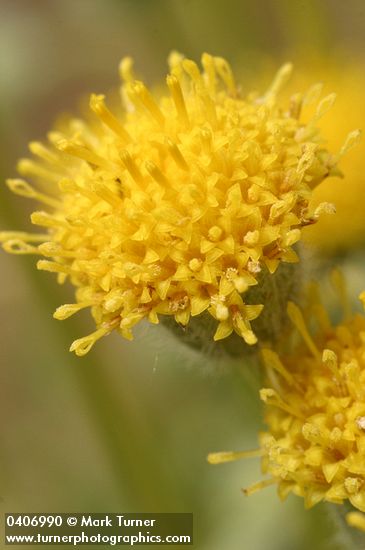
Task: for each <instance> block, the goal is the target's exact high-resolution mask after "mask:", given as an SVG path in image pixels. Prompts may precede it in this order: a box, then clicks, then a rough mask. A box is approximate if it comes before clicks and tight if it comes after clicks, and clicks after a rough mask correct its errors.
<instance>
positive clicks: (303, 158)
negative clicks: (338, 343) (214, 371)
mask: <svg viewBox="0 0 365 550" xmlns="http://www.w3.org/2000/svg"><path fill="white" fill-rule="evenodd" d="M202 65H203V71H202V72H201V70H200V69H199V68H198V66H197V65H196V64H195V63H194V62H193V61H191V60H188V59H183V58H182V56H180V55H178V54H172V55H171V57H170V69H171V72H170V74H169V75H168V77H167V88H168V93H167V94H166V95H160V96H158V97H154V96H153V95H152V94H151V92H150V91H149V90H148V89H147V87H146V86H145V85H144V84H143V83H142V82H140V81H138V80H136V79H135V78H134V75H133V71H132V63H131V60H130V59H124V60H123V61H122V63H121V69H120V70H121V74H122V77H123V80H124V85H123V86H122V89H121V94H122V99H123V103H124V111H123V112H120V113H119V112H117V111H116V112H115V114H113V113H112V112H111V111H110V110H109V109H108V107H107V106H106V104H105V100H104V96H102V95H92V96H91V99H90V107H91V110H92V111H93V113H94V114H95V115H96V116H95V117H94V119H92V120H91V121H81V120H78V119H72V120H70V121H69V123H68V124H67V125H66V127H64V128H63V129H62V132H60V131H53V132H51V133H50V134H49V141H50V145H47V146H46V145H43V144H41V143H38V142H37V143H31V144H30V149H31V151H32V153H33V154H34V155H35V156H36V157H37V159H36V160H28V159H26V160H22V161H20V163H19V172H20V173H21V174H22V175H24V176H29V177H31V178H32V179H34V181H35V184H36V186H37V185H38V186H39V185H41V191H40V190H38V189H36V188H34V187H32V186H31V185H30V184H29V183H28V182H27V181H25V180H23V179H14V180H9V181H8V185H9V187H10V188H11V190H12V191H14V192H15V193H17V194H19V195H22V196H26V197H30V198H33V199H36V200H38V201H40V202H41V203H43V204H44V205H45V207H46V211H39V212H34V213H33V214H32V217H31V219H32V222H33V223H34V224H36V225H38V226H41V227H45V228H46V233H45V234H38V235H28V234H25V233H8V234H6V235H5V234H2V236H1V239H2V240H3V241H5V242H4V248H5V249H6V250H7V251H9V252H14V253H39V254H41V255H43V256H45V257H46V258H49V259H42V260H40V261H39V262H38V268H39V269H43V270H46V271H51V272H56V273H58V274H59V281H60V282H63V281H64V280H65V279H66V278H67V277H68V278H69V279H70V281H71V282H72V284H73V285H74V286H76V287H77V291H76V303H75V304H66V305H64V306H61V307H60V308H58V309H57V311H56V312H55V317H56V318H57V319H65V318H67V317H69V316H70V315H71V314H73V313H75V312H77V311H79V310H80V309H82V308H91V312H92V315H93V318H94V320H95V323H96V326H97V330H96V332H94V333H92V334H91V335H89V336H86V337H84V338H81V339H79V340H76V341H75V342H74V343H73V344H72V346H71V350H73V351H75V352H76V353H77V354H78V355H84V354H85V353H87V352H88V351H89V349H90V348H91V347H92V345H93V344H94V343H95V341H96V340H97V339H99V338H100V337H102V336H103V335H105V334H108V333H110V332H111V331H112V330H114V329H115V330H117V331H118V332H120V334H121V335H122V336H124V337H126V338H131V337H132V332H131V329H132V327H133V326H134V325H136V324H137V323H138V322H139V321H141V320H142V319H148V320H149V321H150V322H151V323H158V322H159V315H167V316H173V317H174V318H175V320H176V322H177V323H179V324H180V325H182V326H185V325H187V323H188V322H189V318H190V316H197V315H199V314H201V313H202V312H204V311H208V312H209V313H210V314H211V315H212V316H213V317H214V318H215V319H216V320H217V330H216V333H215V336H214V339H215V340H219V339H222V338H225V337H227V336H229V335H230V334H231V333H232V332H233V331H236V332H237V333H238V334H239V335H240V336H241V337H242V338H243V339H244V340H245V342H247V343H248V344H254V343H255V342H256V336H255V334H254V332H253V331H252V329H251V325H250V321H251V320H253V319H255V318H256V317H257V316H258V315H259V314H260V312H261V310H262V308H263V305H262V304H258V305H247V304H246V303H245V293H246V291H247V290H248V289H249V287H251V286H252V285H256V284H257V282H258V275H259V272H260V271H267V273H268V276H270V275H269V274H270V273H274V272H275V270H276V269H277V267H278V264H279V263H280V262H293V261H296V260H297V255H296V253H295V252H294V251H293V249H292V246H293V245H294V244H295V243H296V242H297V241H298V240H299V239H300V237H301V229H302V227H303V226H306V225H309V224H311V223H313V222H314V221H316V219H317V217H318V214H319V212H320V211H321V210H323V209H331V206H330V205H328V204H324V205H321V206H320V207H319V208H318V209H317V210H316V211H314V212H309V211H308V201H309V199H310V197H311V192H312V189H313V188H314V187H315V186H317V185H318V184H319V183H320V182H321V181H322V180H323V179H324V178H325V177H327V176H328V175H330V174H336V173H338V171H337V169H336V163H337V160H338V158H339V155H337V156H331V155H330V154H329V153H328V152H327V151H326V150H325V149H324V148H323V146H322V144H321V137H320V135H319V132H318V130H317V122H318V120H319V118H320V117H321V116H322V115H323V114H324V113H325V112H326V111H327V110H328V109H329V108H330V107H331V105H332V103H333V99H334V95H333V94H331V95H330V96H328V97H325V98H324V99H322V100H321V101H319V102H318V106H317V108H316V109H315V112H314V115H313V118H312V119H311V120H310V121H309V122H306V123H305V124H304V123H303V122H301V120H300V111H301V105H302V103H303V102H304V103H305V102H307V103H308V102H310V101H311V100H312V99H313V97H314V96H313V90H312V91H309V93H308V94H307V95H304V96H299V95H298V94H297V95H295V96H294V97H293V98H291V100H290V102H289V103H288V105H287V106H285V107H283V106H281V105H280V103H279V100H278V92H279V90H280V87H281V86H282V84H283V82H284V81H285V80H286V78H287V76H288V75H289V72H290V66H289V65H285V66H284V67H283V68H282V69H281V70H280V71H279V73H278V75H277V76H276V78H275V79H274V81H273V83H272V85H271V87H270V88H269V90H268V91H267V92H266V93H265V94H263V95H262V96H257V95H254V94H251V95H248V96H245V95H243V93H242V91H241V88H240V87H239V86H237V85H236V83H235V80H234V77H233V74H232V71H231V69H230V67H229V65H228V63H227V62H226V61H225V60H224V59H222V58H217V57H212V56H210V55H207V54H204V55H203V57H202ZM352 139H353V138H352V137H351V136H350V141H351V140H352ZM38 188H39V187H38ZM37 242H38V243H41V244H39V245H37Z"/></svg>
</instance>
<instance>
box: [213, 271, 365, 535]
mask: <svg viewBox="0 0 365 550" xmlns="http://www.w3.org/2000/svg"><path fill="white" fill-rule="evenodd" d="M335 278H336V279H337V286H338V288H339V289H340V291H341V293H342V294H343V290H341V286H342V283H341V279H340V278H339V274H338V273H336V274H335ZM360 299H361V300H362V302H363V304H364V305H365V292H363V293H362V294H361V295H360ZM343 301H344V302H345V299H344V297H343ZM288 314H289V316H290V318H291V320H292V321H293V322H294V324H295V326H296V331H297V332H299V334H300V336H301V339H302V340H303V341H304V344H302V343H301V342H296V343H295V346H294V351H293V352H291V353H287V354H281V356H280V357H279V355H278V354H277V353H275V352H274V351H272V350H269V349H266V350H263V359H264V363H265V366H266V371H267V376H268V380H269V382H270V387H269V388H265V389H262V390H261V391H260V396H261V399H262V400H263V401H264V403H265V423H266V424H267V426H268V430H267V431H266V432H263V433H261V434H260V449H259V450H257V451H251V452H249V453H245V452H243V453H215V454H213V455H211V456H210V457H209V460H210V462H212V463H218V462H224V461H227V460H235V459H237V458H241V457H246V456H261V457H262V469H263V472H264V473H267V474H269V476H270V477H269V478H268V479H266V480H264V481H261V482H259V483H256V484H255V485H253V486H252V487H249V488H248V489H246V490H245V493H246V494H251V493H253V492H254V491H256V490H259V489H261V488H263V487H265V486H267V485H271V484H276V485H277V487H278V493H279V496H280V498H281V499H285V498H286V497H287V496H288V494H289V493H290V492H292V493H294V494H296V495H298V496H301V497H303V498H304V501H305V505H306V507H308V508H310V507H312V506H314V505H315V504H317V503H318V502H320V501H322V500H326V501H329V502H333V503H337V504H342V503H343V502H344V501H346V500H348V501H349V502H350V503H351V504H352V505H353V506H354V507H355V508H357V509H359V510H360V511H362V512H365V316H364V314H360V313H358V314H351V313H349V312H348V307H347V306H346V312H345V316H344V319H343V321H342V322H341V323H340V324H338V325H335V326H333V325H332V324H331V323H330V321H329V319H328V316H327V313H326V310H325V309H324V307H323V306H322V305H321V303H320V301H319V298H318V295H315V296H314V299H313V302H312V304H311V305H310V306H309V307H308V308H307V312H306V314H305V315H303V313H302V312H301V310H300V309H299V308H298V307H297V306H296V305H294V303H289V305H288ZM314 326H316V327H317V330H316V331H315V330H314V329H313V330H311V329H309V327H314ZM286 345H287V344H286ZM349 519H350V520H352V521H353V522H355V521H356V522H357V523H358V524H359V523H362V525H365V522H364V521H363V520H362V521H361V522H359V516H358V515H356V516H350V517H349Z"/></svg>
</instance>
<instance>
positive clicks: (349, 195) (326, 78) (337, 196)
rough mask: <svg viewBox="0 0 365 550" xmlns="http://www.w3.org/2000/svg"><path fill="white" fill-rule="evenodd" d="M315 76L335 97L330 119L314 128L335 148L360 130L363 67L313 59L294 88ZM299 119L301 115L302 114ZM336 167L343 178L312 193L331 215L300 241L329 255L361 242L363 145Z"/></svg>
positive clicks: (364, 113)
mask: <svg viewBox="0 0 365 550" xmlns="http://www.w3.org/2000/svg"><path fill="white" fill-rule="evenodd" d="M337 63H339V62H337ZM318 65H319V66H318ZM305 75H306V76H305ZM317 76H318V78H319V79H320V80H321V81H323V84H324V86H325V89H327V90H331V91H332V90H333V91H335V92H336V94H337V98H336V102H335V104H334V106H333V109H332V110H331V116H330V117H324V118H323V119H321V121H320V122H319V128H320V130H321V132H322V133H323V135H325V136H326V139H327V142H326V144H327V146H328V147H329V148H330V149H333V150H337V149H338V148H339V147H340V146H341V143H342V141H343V137H344V135H346V133H347V132H348V131H350V130H352V129H354V128H361V129H362V128H364V127H365V102H364V89H365V67H364V63H361V62H359V61H358V62H355V61H350V62H348V61H346V63H343V64H342V65H341V66H339V65H337V66H335V65H331V64H330V63H323V64H322V63H320V62H318V61H317V64H316V63H314V65H313V66H312V67H311V69H310V70H307V72H305V71H303V72H300V75H299V79H298V82H297V83H296V86H300V87H302V86H305V85H309V84H310V82H312V81H313V78H316V77H317ZM303 115H304V117H305V116H306V113H305V112H304V113H303ZM309 116H311V115H310V113H309ZM341 169H342V170H343V173H344V174H345V178H344V179H343V180H339V179H337V180H333V179H331V178H329V179H328V180H326V181H324V182H323V183H322V184H321V185H319V186H318V187H317V188H316V189H315V190H314V192H313V202H312V205H313V207H315V205H316V204H318V203H320V202H322V201H323V200H326V201H330V202H331V203H334V205H335V207H336V215H335V216H322V217H321V219H320V221H319V222H318V224H316V225H313V226H311V227H309V228H308V231H306V232H305V234H304V236H303V237H304V241H305V242H307V243H309V244H311V245H315V246H317V247H318V248H319V249H320V250H323V251H326V252H328V253H334V252H337V251H340V252H344V251H346V250H347V249H351V248H353V247H355V246H359V245H363V244H365V202H364V196H365V150H364V144H363V142H362V143H361V144H360V146H358V147H354V149H353V150H352V151H351V153H350V154H349V155H346V157H345V158H344V159H343V162H341Z"/></svg>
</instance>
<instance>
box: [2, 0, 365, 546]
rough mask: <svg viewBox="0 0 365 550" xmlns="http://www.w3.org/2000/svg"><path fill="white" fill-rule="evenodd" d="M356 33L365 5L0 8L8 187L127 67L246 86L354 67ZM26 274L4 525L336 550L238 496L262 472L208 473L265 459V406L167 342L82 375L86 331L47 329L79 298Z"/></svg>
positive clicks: (18, 284) (270, 506)
mask: <svg viewBox="0 0 365 550" xmlns="http://www.w3.org/2000/svg"><path fill="white" fill-rule="evenodd" d="M364 30H365V4H364V2H363V0H348V1H347V2H343V0H306V1H304V0H303V1H298V0H216V1H213V0H1V3H0V75H1V79H0V97H1V102H0V127H1V129H0V134H1V144H2V145H1V161H0V162H1V163H0V174H1V179H2V180H4V179H5V177H9V176H10V177H14V176H15V165H16V161H17V159H18V158H19V157H22V156H26V155H27V143H28V142H29V141H30V140H31V139H42V137H43V136H44V134H45V133H46V131H47V130H48V129H49V128H50V127H51V125H52V122H53V119H54V118H55V117H56V116H57V114H58V113H59V112H62V111H65V110H72V109H73V110H75V109H76V106H77V104H78V101H79V99H78V98H79V97H80V95H81V96H82V95H83V94H85V93H89V92H91V91H93V92H97V93H100V92H103V91H106V90H108V89H110V88H111V87H113V86H115V84H116V83H117V66H118V62H119V60H120V58H121V57H122V56H124V55H132V56H133V57H134V58H135V60H136V65H137V68H138V70H139V72H140V74H143V75H144V76H145V78H146V80H147V82H149V83H153V82H158V81H159V80H160V79H161V77H163V76H164V74H165V71H166V66H165V63H166V58H167V55H168V53H169V51H170V50H171V49H177V50H180V51H182V52H184V53H185V54H186V55H187V56H191V57H193V58H195V59H199V58H200V55H201V53H202V52H203V51H208V52H210V53H213V54H217V55H222V56H225V57H227V58H228V59H229V60H230V62H231V63H232V64H233V66H234V67H235V68H236V70H238V71H239V72H242V73H244V72H245V71H246V72H247V73H249V74H251V75H254V74H255V72H256V71H257V67H260V66H264V65H265V64H268V63H269V64H272V65H273V66H274V65H277V64H280V63H281V62H283V61H285V60H287V59H290V60H292V61H294V62H295V61H296V59H298V60H303V59H311V58H313V56H314V57H316V58H318V57H320V56H322V57H323V58H324V59H328V58H330V57H332V58H333V56H336V55H338V56H339V58H340V57H341V59H343V60H346V58H350V57H351V58H352V57H355V56H356V57H360V58H361V57H363V52H364V48H365V32H364ZM258 79H259V81H260V82H261V80H262V76H261V75H258ZM0 194H1V196H0V199H1V202H0V215H1V220H0V227H1V229H25V228H27V227H28V226H29V222H28V217H29V213H30V212H31V210H32V208H31V207H32V205H31V204H29V202H28V201H27V200H23V199H21V198H19V197H15V196H12V195H11V193H10V192H9V191H8V190H7V188H6V187H5V185H2V186H1V188H0ZM34 262H35V260H34V258H33V257H24V256H23V257H20V256H18V257H14V256H13V257H11V256H8V255H6V254H5V253H1V254H0V265H1V284H0V306H1V317H0V319H1V331H0V339H1V341H0V361H1V376H2V383H1V390H2V398H1V401H0V403H1V409H2V411H1V417H2V422H1V428H2V472H3V477H2V482H1V493H0V494H1V497H2V508H3V511H7V512H10V511H41V512H46V511H65V512H66V511H67V512H71V511H75V512H76V511H80V512H82V511H100V512H104V511H111V512H132V511H135V512H142V511H145V512H162V511H164V512H180V511H181V512H193V513H194V519H195V544H194V548H197V549H199V550H208V549H209V550H222V549H224V550H225V549H227V550H236V549H237V550H238V549H250V550H264V549H265V550H282V549H283V548H285V549H287V548H288V549H295V550H301V549H306V548H309V547H311V548H315V549H317V548H318V549H322V548H334V547H335V546H334V542H333V541H332V538H331V537H332V535H331V532H332V527H331V524H330V522H329V520H328V519H327V516H326V512H325V510H324V508H322V507H321V506H318V507H317V508H316V510H314V511H310V512H304V511H303V503H302V501H301V500H299V499H297V498H295V497H291V498H289V499H288V501H287V502H285V503H284V504H280V503H279V501H278V499H277V497H276V494H275V489H274V488H269V489H266V490H264V491H262V492H260V493H258V494H255V495H254V496H252V497H250V498H249V499H248V498H246V497H244V496H243V494H242V492H241V491H240V489H241V487H244V486H247V485H249V484H251V483H253V482H255V481H257V480H259V479H260V477H261V474H260V468H259V462H258V461H257V460H251V461H246V462H237V463H232V464H227V465H221V466H215V467H214V466H209V465H208V464H207V462H206V455H207V454H208V453H209V452H211V451H216V450H231V449H236V450H241V449H250V448H255V447H256V445H257V439H256V434H257V430H258V429H259V428H260V425H261V424H260V422H261V420H260V406H259V403H258V399H257V397H256V395H255V391H254V390H253V389H252V388H249V387H247V384H246V383H245V378H246V377H245V376H242V373H241V372H237V369H230V368H229V366H228V367H227V368H226V369H223V370H222V368H221V366H219V365H216V364H215V363H214V362H213V361H209V360H207V359H206V358H203V357H199V355H192V354H191V353H190V352H188V351H186V350H184V349H183V348H179V347H178V348H177V347H176V342H175V341H172V340H171V338H170V336H169V335H168V334H167V333H166V332H163V331H162V329H160V328H159V327H153V328H148V327H143V328H142V329H141V330H139V332H138V334H137V337H136V339H135V341H134V342H132V343H129V342H126V341H123V340H122V339H121V338H119V337H118V336H114V335H112V336H110V337H108V338H105V339H103V340H102V341H101V342H99V343H98V344H97V346H95V348H94V349H93V351H92V352H91V353H90V354H89V355H88V356H87V357H86V358H83V359H77V358H75V357H74V356H73V355H71V354H70V353H69V352H68V347H69V344H70V343H71V341H72V340H73V339H74V338H76V337H78V336H81V335H84V334H87V333H88V332H90V331H91V329H92V322H91V320H90V319H89V318H88V315H87V314H85V316H83V315H82V314H81V315H80V316H79V317H77V318H75V319H70V320H68V321H65V322H62V323H60V322H58V321H55V320H53V319H52V312H53V311H54V309H55V308H56V307H57V306H58V305H60V304H62V303H65V302H72V289H71V288H69V287H59V286H58V285H57V283H56V281H55V279H54V278H52V276H50V275H49V274H47V273H44V272H37V271H36V270H35V268H34ZM244 368H245V367H244V365H242V370H244Z"/></svg>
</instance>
